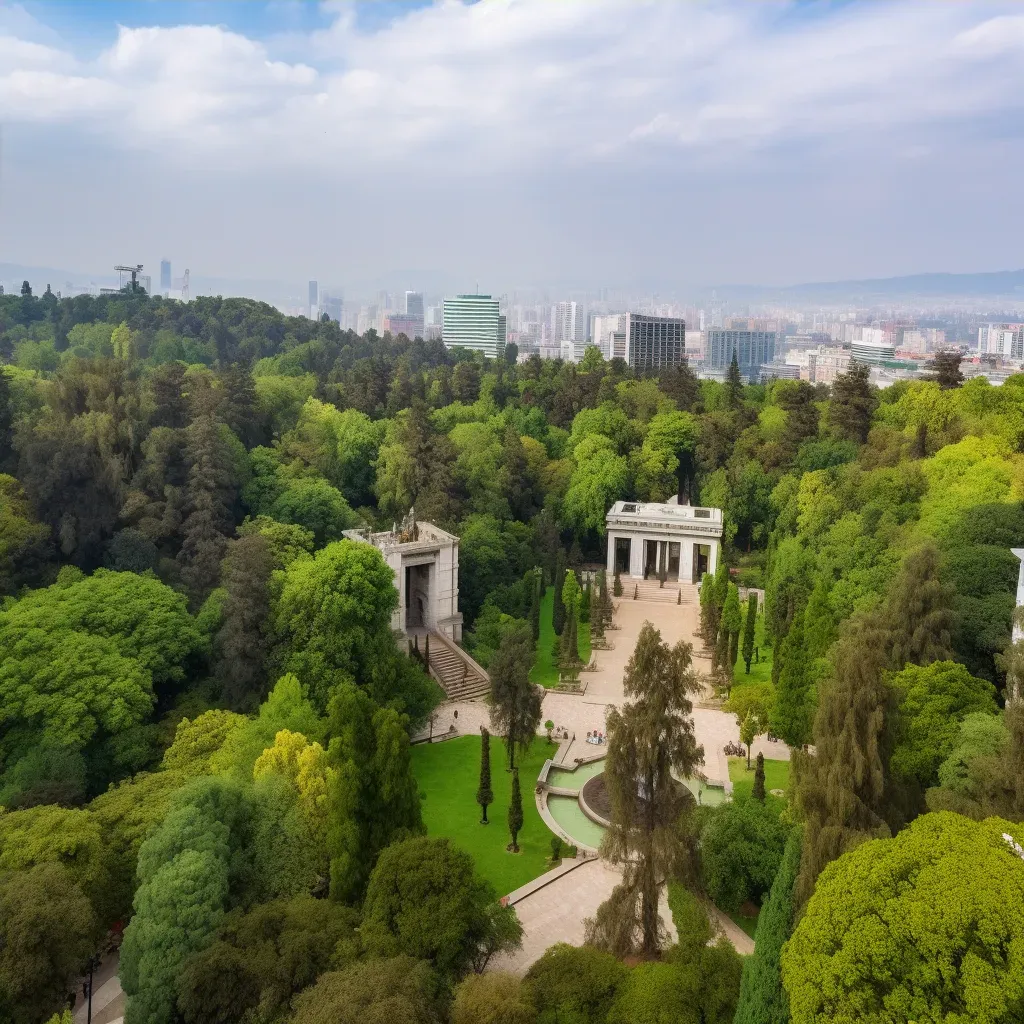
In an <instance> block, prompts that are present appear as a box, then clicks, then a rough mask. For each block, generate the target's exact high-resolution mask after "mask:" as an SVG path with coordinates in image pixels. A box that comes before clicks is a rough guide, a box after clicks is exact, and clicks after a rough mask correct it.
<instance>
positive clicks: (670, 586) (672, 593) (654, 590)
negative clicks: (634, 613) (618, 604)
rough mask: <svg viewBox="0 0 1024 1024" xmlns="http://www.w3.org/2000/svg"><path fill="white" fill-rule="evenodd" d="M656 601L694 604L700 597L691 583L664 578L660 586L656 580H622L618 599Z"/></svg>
mask: <svg viewBox="0 0 1024 1024" xmlns="http://www.w3.org/2000/svg"><path fill="white" fill-rule="evenodd" d="M634 594H635V595H636V597H635V600H637V601H657V602H660V603H663V604H696V603H697V602H698V601H699V600H700V598H699V595H698V592H697V588H696V586H694V585H693V584H692V583H675V582H671V581H668V580H666V581H665V585H664V586H660V585H659V583H658V581H657V580H623V581H622V597H621V598H619V599H618V600H620V601H632V600H634V596H633V595H634Z"/></svg>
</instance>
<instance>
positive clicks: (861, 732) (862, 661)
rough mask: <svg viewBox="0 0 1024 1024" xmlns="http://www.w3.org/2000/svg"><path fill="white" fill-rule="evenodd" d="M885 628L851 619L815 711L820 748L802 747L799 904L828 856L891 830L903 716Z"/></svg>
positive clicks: (798, 759)
mask: <svg viewBox="0 0 1024 1024" xmlns="http://www.w3.org/2000/svg"><path fill="white" fill-rule="evenodd" d="M885 636H886V630H885V628H884V626H883V625H882V624H881V623H880V622H878V621H877V620H876V619H875V618H874V617H868V616H864V617H858V618H856V619H853V620H850V622H849V623H848V625H847V628H846V630H845V631H844V633H843V635H842V636H841V637H840V638H839V640H838V641H837V642H836V644H835V647H834V648H833V655H832V657H833V668H832V677H831V678H830V679H829V680H828V682H827V684H826V685H825V686H823V687H822V691H821V696H820V699H819V707H818V713H817V715H816V716H815V719H814V732H813V735H814V744H815V748H816V752H815V754H814V756H813V757H812V756H810V755H807V754H804V753H803V752H801V751H796V752H795V756H794V762H793V767H794V770H795V773H796V778H797V803H798V806H799V807H800V808H801V809H802V810H803V814H804V823H805V824H804V827H805V830H806V831H805V836H806V838H805V842H804V847H803V853H802V856H801V860H800V874H799V877H798V879H797V886H796V902H797V906H799V907H802V906H803V905H804V904H805V903H806V902H807V900H808V899H809V898H810V896H811V893H812V892H813V891H814V883H815V882H816V881H817V879H818V875H820V874H821V872H822V870H823V869H824V868H825V867H826V866H827V865H828V864H829V863H831V862H832V861H833V860H835V859H836V858H837V857H839V856H841V855H842V854H843V853H845V852H846V851H847V850H850V849H852V848H853V847H854V846H856V845H857V844H858V843H861V842H863V841H864V840H865V839H872V838H878V837H883V838H884V837H887V836H889V835H890V834H891V832H890V829H889V825H888V822H887V820H886V814H887V812H888V811H890V810H891V809H892V807H893V804H894V800H893V796H894V793H893V788H892V785H891V782H890V778H889V757H890V754H891V753H892V748H893V745H894V738H895V737H894V732H895V730H894V724H895V717H896V716H895V699H894V694H893V692H892V688H891V686H890V685H889V683H888V681H887V679H886V669H887V667H888V665H887V658H886V651H885Z"/></svg>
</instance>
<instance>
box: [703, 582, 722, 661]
mask: <svg viewBox="0 0 1024 1024" xmlns="http://www.w3.org/2000/svg"><path fill="white" fill-rule="evenodd" d="M715 611H716V609H715V578H714V576H712V575H711V573H709V572H706V573H704V576H703V577H702V579H701V581H700V638H701V639H702V640H703V641H704V647H705V648H706V649H713V648H714V645H715V641H716V640H717V638H718V625H717V616H716V614H715Z"/></svg>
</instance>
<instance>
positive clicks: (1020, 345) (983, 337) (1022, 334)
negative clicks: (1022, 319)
mask: <svg viewBox="0 0 1024 1024" xmlns="http://www.w3.org/2000/svg"><path fill="white" fill-rule="evenodd" d="M978 354H979V355H983V356H985V355H989V356H1004V357H1005V358H1007V359H1024V324H982V325H981V326H980V327H979V328H978Z"/></svg>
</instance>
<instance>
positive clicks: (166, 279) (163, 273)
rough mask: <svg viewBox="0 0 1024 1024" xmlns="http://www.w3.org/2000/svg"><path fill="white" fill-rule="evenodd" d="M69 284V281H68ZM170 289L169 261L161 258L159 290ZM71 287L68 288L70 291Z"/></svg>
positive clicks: (165, 292)
mask: <svg viewBox="0 0 1024 1024" xmlns="http://www.w3.org/2000/svg"><path fill="white" fill-rule="evenodd" d="M69 285H70V282H69ZM170 290H171V261H170V260H161V261H160V291H161V293H162V294H163V295H165V296H166V295H167V294H168V292H170ZM70 291H71V288H70V287H69V288H68V292H69V293H70Z"/></svg>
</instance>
